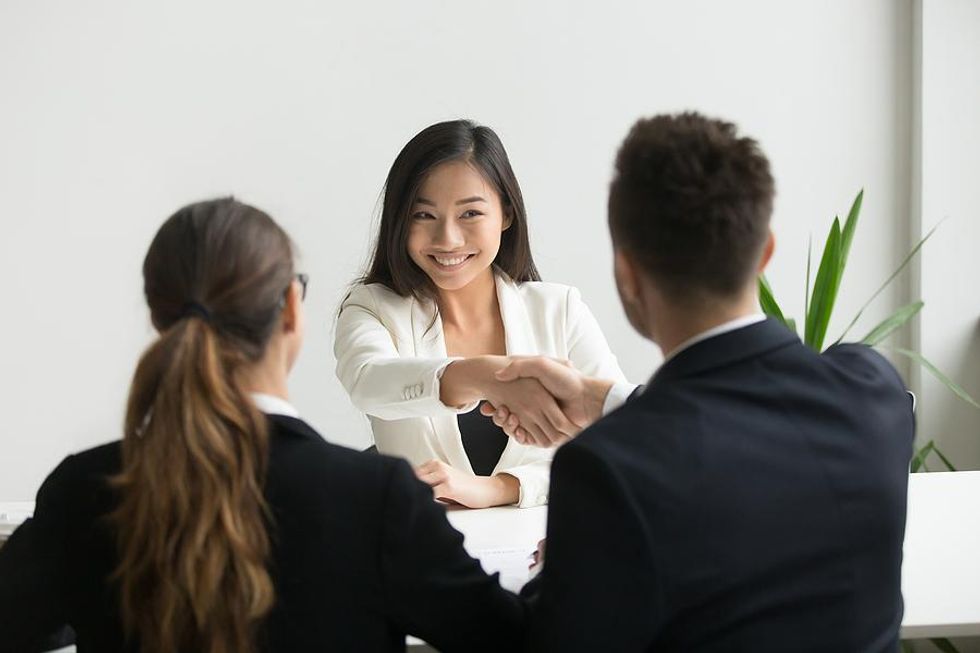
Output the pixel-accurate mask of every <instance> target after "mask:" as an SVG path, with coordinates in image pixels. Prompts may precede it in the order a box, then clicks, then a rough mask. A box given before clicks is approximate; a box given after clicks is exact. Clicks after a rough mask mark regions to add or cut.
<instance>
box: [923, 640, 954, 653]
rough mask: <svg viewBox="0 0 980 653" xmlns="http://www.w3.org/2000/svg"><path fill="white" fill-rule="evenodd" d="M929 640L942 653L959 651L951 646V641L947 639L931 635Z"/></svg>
mask: <svg viewBox="0 0 980 653" xmlns="http://www.w3.org/2000/svg"><path fill="white" fill-rule="evenodd" d="M929 642H930V643H931V644H932V645H933V646H935V647H936V648H938V649H939V650H940V651H942V652H943V653H960V650H959V649H958V648H956V647H955V646H953V643H952V642H951V641H949V640H948V639H945V638H939V637H932V638H930V639H929Z"/></svg>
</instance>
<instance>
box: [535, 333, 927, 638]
mask: <svg viewBox="0 0 980 653" xmlns="http://www.w3.org/2000/svg"><path fill="white" fill-rule="evenodd" d="M913 435H914V424H913V416H912V413H911V410H910V404H909V400H908V397H907V395H906V393H905V389H904V387H903V384H902V381H901V380H900V378H899V376H898V374H896V372H895V370H894V369H893V368H892V366H891V365H890V364H889V363H888V362H887V361H886V360H885V359H884V358H882V357H881V356H880V355H879V354H877V353H876V352H874V351H873V350H872V349H870V348H868V347H865V346H861V345H840V346H834V347H831V348H830V349H829V350H828V351H826V352H825V353H823V354H822V355H818V354H816V353H815V352H813V351H812V350H810V349H809V348H807V347H805V346H804V345H803V344H802V343H801V342H800V340H799V339H798V338H797V337H796V335H795V334H793V333H791V332H789V331H787V330H786V329H785V328H783V327H782V326H781V325H779V324H778V323H776V322H774V321H771V320H769V321H765V322H760V323H757V324H753V325H751V326H747V327H744V328H741V329H737V330H735V331H731V332H728V333H725V334H722V335H719V336H716V337H713V338H710V339H708V340H704V341H702V342H700V343H697V344H694V345H692V346H691V347H690V348H688V349H685V350H682V351H681V352H679V353H678V355H677V356H676V357H675V358H672V359H670V360H668V362H666V363H665V364H664V365H663V366H662V367H661V369H660V370H659V371H658V372H657V374H656V375H655V376H654V378H653V379H652V380H651V382H650V385H649V386H648V387H647V388H646V390H645V391H644V392H642V393H641V394H639V395H638V396H637V397H635V398H634V399H633V400H632V401H629V402H628V403H627V404H626V405H624V406H622V407H621V408H620V409H619V410H616V411H614V412H613V413H611V414H610V415H608V416H607V417H605V418H603V419H601V420H600V421H598V422H597V423H596V424H594V425H593V426H592V427H591V428H589V429H587V430H586V431H584V432H583V433H582V434H581V435H580V436H579V437H578V438H577V439H575V440H573V441H572V442H570V443H569V444H567V445H565V446H564V447H562V448H561V449H560V450H559V451H558V452H557V454H556V455H555V458H554V465H553V467H552V474H551V505H550V508H549V515H548V539H547V542H548V545H547V550H546V555H545V564H544V569H543V571H542V573H541V575H540V576H539V577H538V579H536V580H535V581H534V582H532V583H531V584H530V585H528V586H527V587H526V588H525V593H526V595H527V596H529V597H533V599H532V612H531V627H530V631H531V642H530V646H529V648H530V650H534V651H561V652H562V653H568V652H575V651H590V652H591V651H603V652H604V653H606V652H613V651H664V652H670V651H691V652H699V653H707V652H716V651H746V652H752V653H766V652H769V651H772V652H776V651H779V652H784V651H794V652H807V651H814V652H817V651H819V652H821V653H825V652H827V651H834V652H835V653H842V652H861V653H872V652H877V651H895V650H897V647H898V633H899V626H900V624H901V620H902V597H901V584H900V580H901V564H902V541H903V537H904V531H905V506H906V492H907V485H908V464H909V459H910V457H911V454H912V440H913Z"/></svg>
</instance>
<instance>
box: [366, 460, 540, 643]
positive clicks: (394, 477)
mask: <svg viewBox="0 0 980 653" xmlns="http://www.w3.org/2000/svg"><path fill="white" fill-rule="evenodd" d="M382 533H383V534H382V540H381V556H380V561H381V573H382V582H383V586H384V591H385V596H386V606H387V611H388V614H389V615H390V618H391V619H392V620H393V622H394V623H395V624H396V625H397V626H398V627H399V629H400V630H403V631H404V632H407V633H409V634H412V635H415V636H417V637H419V638H421V639H423V640H425V641H426V642H427V643H428V644H430V645H432V646H433V647H435V648H436V649H438V650H440V651H488V652H489V651H516V650H519V648H520V645H521V641H522V639H523V636H524V626H525V609H524V604H523V602H522V600H521V599H520V598H519V597H517V596H516V595H515V594H512V593H511V592H508V591H507V590H505V589H503V588H502V587H501V586H500V584H499V582H498V581H497V578H496V575H494V576H488V575H487V574H486V573H485V572H484V571H483V569H482V568H481V567H480V563H478V562H477V561H476V560H474V559H473V558H471V557H470V556H469V555H468V554H467V553H466V550H465V549H464V548H463V536H462V535H460V534H459V532H458V531H456V530H455V529H453V527H452V526H451V525H450V524H449V521H448V520H447V519H446V510H445V508H444V507H442V506H440V505H438V504H437V503H436V502H435V501H433V500H432V490H430V489H429V488H428V487H427V486H426V485H425V484H423V483H422V482H421V481H419V480H417V479H416V478H415V476H414V475H413V474H412V471H411V469H410V468H409V466H408V465H407V463H405V462H404V461H401V460H399V461H396V462H393V464H392V470H391V474H390V476H389V482H388V488H387V494H386V497H385V508H384V521H383V524H382Z"/></svg>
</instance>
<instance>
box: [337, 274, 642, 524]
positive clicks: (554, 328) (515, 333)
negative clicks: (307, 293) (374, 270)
mask: <svg viewBox="0 0 980 653" xmlns="http://www.w3.org/2000/svg"><path fill="white" fill-rule="evenodd" d="M496 288H497V299H498V302H499V305H500V313H501V317H502V318H503V323H504V332H505V341H506V344H507V354H508V355H511V356H515V355H541V356H552V357H556V358H564V359H568V360H570V361H571V362H572V365H574V366H575V367H576V368H577V369H578V370H580V371H582V372H583V373H585V374H587V375H589V376H594V377H599V378H603V379H609V380H611V381H614V382H625V377H624V376H623V372H622V370H620V368H619V364H618V363H617V362H616V357H615V356H614V355H613V353H612V351H610V349H609V345H608V344H607V343H606V339H605V337H604V336H603V335H602V331H601V330H600V329H599V325H598V323H597V322H596V320H595V318H594V317H593V316H592V313H591V312H590V311H589V309H588V308H587V307H586V305H585V304H584V303H583V302H582V298H581V296H580V294H579V292H578V290H576V289H575V288H572V287H570V286H563V285H560V284H556V283H542V282H526V283H514V282H513V281H511V280H510V279H509V278H508V277H506V275H504V274H502V273H500V272H499V271H498V272H497V274H496ZM334 354H335V355H336V357H337V378H339V379H340V382H341V383H342V384H343V386H344V388H346V389H347V392H348V393H349V394H350V398H351V401H352V402H353V403H354V405H355V406H356V407H357V408H358V409H359V410H361V411H363V412H364V413H366V414H367V415H368V417H369V419H370V421H371V428H372V430H373V431H374V441H375V443H376V444H377V447H378V451H380V452H381V453H385V454H390V455H395V456H401V457H403V458H406V459H408V461H409V462H410V463H411V464H412V465H420V464H422V463H424V462H426V461H429V460H432V459H434V458H437V459H439V460H441V461H443V462H446V463H448V464H449V465H451V466H453V467H455V468H457V469H463V470H466V471H468V472H470V473H472V472H473V468H472V466H471V465H470V461H469V458H468V457H467V455H466V451H465V449H464V448H463V442H462V439H461V437H460V433H459V424H458V422H457V419H456V415H457V414H458V413H462V412H466V411H468V410H473V409H474V408H475V407H476V405H477V404H472V405H470V406H465V407H463V408H459V409H457V408H453V407H450V406H446V405H445V404H443V403H442V401H441V400H440V399H439V379H440V377H441V376H442V372H443V370H444V369H445V368H446V366H447V365H449V363H451V362H452V361H453V360H456V359H455V358H452V357H450V356H448V355H447V353H446V341H445V339H444V337H443V330H442V320H441V319H440V318H439V316H438V314H437V311H436V310H435V306H434V304H433V303H432V302H420V301H418V300H416V299H414V298H412V297H400V296H399V295H397V294H395V293H394V292H392V291H391V290H390V289H389V288H387V287H386V286H384V285H382V284H370V285H363V284H361V285H357V286H355V287H354V289H353V290H352V291H351V293H350V294H349V295H348V296H347V298H346V299H345V300H344V303H343V306H342V307H341V311H340V315H339V317H338V319H337V328H336V336H335V340H334ZM553 453H554V451H553V450H552V449H542V448H538V447H530V446H525V445H522V444H520V443H518V442H517V441H515V440H513V439H510V440H508V442H507V446H506V447H505V448H504V452H503V454H501V456H500V461H499V462H498V463H497V466H496V468H494V471H493V473H494V474H500V473H507V474H511V475H513V476H515V477H516V478H517V479H518V480H519V481H520V486H521V492H520V501H519V505H520V506H521V507H530V506H537V505H542V504H545V503H547V502H548V482H549V469H550V466H551V457H552V455H553Z"/></svg>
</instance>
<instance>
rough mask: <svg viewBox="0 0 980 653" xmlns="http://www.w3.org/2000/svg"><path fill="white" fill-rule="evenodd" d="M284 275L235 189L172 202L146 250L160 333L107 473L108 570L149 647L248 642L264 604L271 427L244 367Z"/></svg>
mask: <svg viewBox="0 0 980 653" xmlns="http://www.w3.org/2000/svg"><path fill="white" fill-rule="evenodd" d="M292 275H293V264H292V252H291V247H290V243H289V239H288V237H287V236H286V235H285V233H284V232H283V231H282V230H281V229H280V228H279V227H278V225H276V224H275V222H273V221H272V219H271V218H269V217H268V216H267V215H265V214H264V213H262V212H260V211H258V210H257V209H254V208H252V207H249V206H246V205H244V204H241V203H239V202H237V201H235V200H232V199H225V200H215V201H212V202H202V203H199V204H194V205H191V206H188V207H186V208H184V209H182V210H181V211H178V212H177V213H176V214H175V215H174V216H172V217H171V218H170V219H169V220H168V221H167V222H166V223H165V224H164V225H163V227H161V229H160V231H159V232H158V233H157V236H156V238H154V241H153V244H152V245H151V246H150V250H149V252H148V253H147V256H146V260H145V261H144V265H143V276H144V284H145V292H146V298H147V303H148V304H149V306H150V311H151V317H152V319H153V323H154V325H155V326H156V327H157V329H158V330H160V337H159V339H158V340H157V341H156V342H154V343H153V344H152V345H150V347H149V348H148V349H147V351H146V352H145V353H144V354H143V356H142V358H141V359H140V361H139V364H138V365H137V368H136V373H135V375H134V378H133V383H132V387H131V389H130V396H129V403H128V406H127V410H126V420H125V433H124V439H123V447H122V455H123V467H122V471H121V473H120V474H119V475H118V476H116V477H114V478H113V479H112V483H113V486H114V487H115V488H116V489H117V490H118V492H119V495H120V502H119V506H118V508H117V510H116V511H115V512H114V513H113V515H112V520H113V523H114V526H115V528H116V530H117V546H118V555H119V564H118V566H117V567H116V570H115V573H114V575H113V578H114V579H115V580H116V581H117V583H118V589H119V599H120V609H121V616H122V620H123V625H124V627H125V630H126V633H127V635H128V636H129V637H131V638H133V637H135V638H136V639H137V640H138V643H139V648H140V650H141V651H143V652H144V653H174V652H177V651H179V652H185V651H201V652H202V653H238V652H246V653H247V652H249V651H253V650H254V648H255V635H256V631H257V628H258V626H259V625H260V623H261V620H262V618H263V617H264V616H265V615H266V614H267V613H268V612H269V610H270V609H271V607H272V604H273V599H274V592H273V586H272V580H271V577H270V575H269V572H268V569H267V561H268V557H269V552H270V544H269V535H268V531H267V528H268V523H269V519H268V517H269V515H268V510H267V507H266V504H265V500H264V497H263V484H264V477H265V470H266V465H267V458H268V434H267V429H266V421H265V417H264V416H263V415H262V414H261V413H259V411H258V410H257V409H256V408H255V405H254V403H253V402H252V401H251V400H250V398H249V397H248V396H247V392H246V391H245V389H244V388H243V386H242V383H241V372H242V370H243V369H244V368H245V367H246V366H247V364H248V363H254V362H256V361H258V360H259V359H260V358H261V357H262V354H263V353H264V351H265V347H266V345H267V344H268V340H269V337H270V336H271V334H272V331H273V329H274V327H275V325H276V323H277V320H278V317H279V314H280V313H281V309H282V298H283V296H284V293H285V292H286V290H287V289H288V288H289V284H290V283H291V280H292ZM188 307H190V308H192V309H193V310H188Z"/></svg>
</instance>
